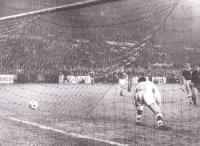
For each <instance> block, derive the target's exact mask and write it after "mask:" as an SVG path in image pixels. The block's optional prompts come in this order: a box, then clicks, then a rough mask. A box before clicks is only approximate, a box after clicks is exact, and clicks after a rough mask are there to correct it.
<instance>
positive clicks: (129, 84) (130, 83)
mask: <svg viewBox="0 0 200 146" xmlns="http://www.w3.org/2000/svg"><path fill="white" fill-rule="evenodd" d="M132 84H133V78H128V92H131V88H132Z"/></svg>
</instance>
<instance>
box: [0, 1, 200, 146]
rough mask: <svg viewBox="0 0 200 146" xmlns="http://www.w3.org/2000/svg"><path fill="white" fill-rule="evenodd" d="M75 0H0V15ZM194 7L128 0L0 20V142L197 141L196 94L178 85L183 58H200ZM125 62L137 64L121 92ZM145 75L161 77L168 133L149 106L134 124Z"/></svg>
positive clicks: (199, 131) (128, 67)
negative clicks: (138, 89) (190, 94)
mask: <svg viewBox="0 0 200 146" xmlns="http://www.w3.org/2000/svg"><path fill="white" fill-rule="evenodd" d="M76 2H78V0H77V1H76ZM79 2H80V1H79ZM82 2H83V1H82ZM1 3H2V4H1ZM69 3H71V1H67V2H66V1H60V2H55V1H52V0H48V1H45V2H44V1H37V2H35V1H34V2H33V1H31V0H29V1H27V2H26V1H23V0H21V2H20V3H16V4H15V2H11V1H10V0H9V1H6V2H5V1H3V2H0V7H2V9H1V11H2V16H1V17H5V16H6V17H7V16H9V15H16V14H19V13H24V12H29V11H30V10H31V11H35V10H38V9H43V8H48V7H55V6H60V5H65V4H69ZM198 9H199V6H198V5H197V4H194V3H193V2H192V1H188V0H185V1H184V0H183V1H179V0H168V1H166V0H148V1H146V0H134V1H133V0H127V1H116V2H115V1H112V2H108V3H107V2H104V3H101V4H96V5H90V6H87V7H81V8H74V9H70V10H63V11H59V12H54V13H43V14H42V15H36V14H34V15H31V16H27V17H23V18H17V19H11V20H4V21H0V62H1V63H0V68H1V70H0V72H1V75H0V82H1V83H2V84H0V91H1V95H0V98H1V101H0V115H1V120H0V125H1V127H3V128H2V133H3V134H2V136H1V138H0V139H1V141H2V144H3V145H8V144H10V145H51V144H53V145H66V143H67V144H68V145H76V144H77V143H78V142H79V144H80V145H81V144H86V145H124V146H125V145H142V146H143V145H152V146H153V145H162V146H168V145H170V146H171V145H198V144H199V143H200V139H199V135H200V125H199V124H200V123H199V120H200V108H199V102H200V101H199V99H198V98H197V105H196V106H194V105H193V104H190V102H189V99H188V97H187V92H186V89H185V88H184V86H183V85H181V84H180V81H181V74H182V70H183V69H184V65H185V63H188V62H189V63H191V65H192V67H193V66H195V65H196V64H197V63H198V58H199V51H198V45H199V44H198V35H199V33H198V21H199V16H198V15H199V13H198ZM121 67H125V70H126V71H128V70H131V71H134V72H132V73H133V74H132V76H131V79H129V83H130V80H131V81H132V86H131V87H130V90H129V91H128V86H129V85H130V84H127V86H126V87H125V90H124V94H123V96H121V95H120V87H119V83H118V78H117V77H118V76H117V74H118V72H119V70H120V68H121ZM194 69H195V68H194ZM141 75H142V76H146V77H148V78H149V80H152V81H153V82H155V83H156V84H157V86H158V88H159V90H160V92H161V95H162V104H161V110H162V112H163V117H164V123H165V124H166V125H168V126H169V127H170V129H171V130H169V131H161V130H158V128H157V125H156V119H155V116H154V115H153V113H152V112H151V111H150V110H149V109H148V108H147V107H145V109H144V114H143V116H142V123H143V124H144V125H143V126H136V124H135V121H136V108H135V104H134V89H135V86H136V81H137V77H139V76H141ZM127 82H128V80H127ZM5 83H9V84H5ZM30 101H36V102H37V104H38V107H37V108H36V109H31V108H30V107H29V106H30ZM69 137H72V138H69ZM89 141H90V142H89ZM91 141H92V142H91Z"/></svg>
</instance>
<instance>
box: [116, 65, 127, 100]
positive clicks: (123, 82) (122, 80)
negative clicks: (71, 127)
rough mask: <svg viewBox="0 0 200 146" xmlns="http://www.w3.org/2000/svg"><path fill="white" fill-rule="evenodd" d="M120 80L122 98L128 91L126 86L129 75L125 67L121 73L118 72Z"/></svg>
mask: <svg viewBox="0 0 200 146" xmlns="http://www.w3.org/2000/svg"><path fill="white" fill-rule="evenodd" d="M118 79H119V86H120V87H119V88H120V96H124V95H125V91H126V85H127V81H126V80H127V74H126V72H125V70H124V67H121V68H120V71H119V72H118Z"/></svg>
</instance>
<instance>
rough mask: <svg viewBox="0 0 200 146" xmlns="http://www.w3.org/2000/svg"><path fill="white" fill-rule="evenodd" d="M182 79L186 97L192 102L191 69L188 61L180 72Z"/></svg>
mask: <svg viewBox="0 0 200 146" xmlns="http://www.w3.org/2000/svg"><path fill="white" fill-rule="evenodd" d="M182 77H183V78H182V79H183V85H184V89H185V91H186V93H187V97H188V99H189V100H190V103H193V101H192V88H191V77H192V69H191V67H190V64H189V63H186V68H185V69H184V70H183V72H182Z"/></svg>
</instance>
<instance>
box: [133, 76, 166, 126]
mask: <svg viewBox="0 0 200 146" xmlns="http://www.w3.org/2000/svg"><path fill="white" fill-rule="evenodd" d="M134 100H135V107H136V110H137V116H136V125H140V124H141V116H142V113H143V109H144V106H147V107H148V108H149V109H150V110H151V111H152V112H153V113H154V114H155V116H156V121H157V125H158V127H159V129H162V128H163V127H164V125H163V115H162V113H161V110H160V105H161V95H160V92H159V90H158V88H157V87H156V85H155V84H154V83H152V82H150V81H148V80H147V79H146V78H145V77H140V78H139V79H138V85H137V86H136V91H135V96H134Z"/></svg>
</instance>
